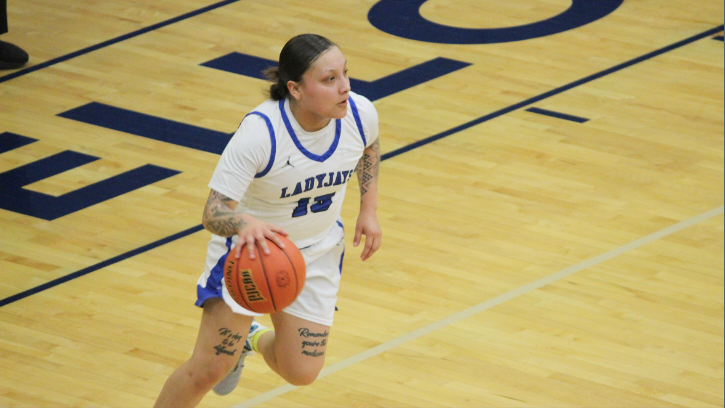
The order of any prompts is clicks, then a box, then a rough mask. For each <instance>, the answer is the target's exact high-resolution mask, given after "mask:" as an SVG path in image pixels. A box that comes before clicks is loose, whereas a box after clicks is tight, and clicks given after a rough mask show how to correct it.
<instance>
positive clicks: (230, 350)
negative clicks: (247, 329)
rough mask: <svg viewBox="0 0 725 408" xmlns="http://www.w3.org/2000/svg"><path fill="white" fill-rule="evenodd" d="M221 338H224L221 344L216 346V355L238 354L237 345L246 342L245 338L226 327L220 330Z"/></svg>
mask: <svg viewBox="0 0 725 408" xmlns="http://www.w3.org/2000/svg"><path fill="white" fill-rule="evenodd" d="M219 337H221V338H222V340H221V343H219V344H217V345H216V346H214V350H216V355H217V356H218V355H220V354H224V355H227V356H233V355H234V353H236V352H237V343H239V342H241V341H242V340H244V336H243V335H241V334H239V333H233V332H232V331H231V330H229V329H227V328H226V327H222V328H221V329H219Z"/></svg>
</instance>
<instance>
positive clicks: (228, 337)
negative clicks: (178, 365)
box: [190, 298, 252, 371]
mask: <svg viewBox="0 0 725 408" xmlns="http://www.w3.org/2000/svg"><path fill="white" fill-rule="evenodd" d="M251 324H252V316H244V315H240V314H236V313H233V312H232V310H231V309H230V308H229V306H227V305H226V304H225V303H224V301H223V300H222V299H221V298H212V299H208V300H207V301H206V302H205V303H204V312H203V313H202V317H201V325H200V327H199V335H198V336H197V339H196V345H195V346H194V353H193V355H192V357H191V360H190V361H191V363H192V364H194V365H195V366H202V367H200V368H204V367H209V366H214V367H218V368H221V369H222V371H228V370H231V368H232V367H234V365H235V364H236V363H237V360H239V356H240V354H241V353H242V350H243V349H244V343H245V341H246V339H247V335H248V334H249V327H250V325H251Z"/></svg>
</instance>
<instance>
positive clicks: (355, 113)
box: [348, 96, 368, 147]
mask: <svg viewBox="0 0 725 408" xmlns="http://www.w3.org/2000/svg"><path fill="white" fill-rule="evenodd" d="M348 100H349V101H350V109H351V110H352V116H353V117H354V118H355V124H356V125H357V130H358V131H359V132H360V137H361V138H362V142H363V147H367V146H368V141H367V139H365V131H363V126H362V121H361V120H360V114H359V113H358V111H357V106H355V101H353V100H352V96H351V97H349V98H348Z"/></svg>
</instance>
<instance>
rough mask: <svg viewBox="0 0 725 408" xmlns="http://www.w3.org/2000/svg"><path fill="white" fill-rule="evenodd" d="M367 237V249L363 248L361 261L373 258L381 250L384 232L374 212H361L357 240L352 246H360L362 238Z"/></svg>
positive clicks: (357, 227) (356, 234)
mask: <svg viewBox="0 0 725 408" xmlns="http://www.w3.org/2000/svg"><path fill="white" fill-rule="evenodd" d="M363 235H365V247H364V248H363V251H362V254H361V255H360V259H362V260H363V261H364V260H366V259H368V258H370V257H371V256H373V254H374V253H375V251H377V250H378V248H380V244H381V242H382V238H383V230H382V228H380V223H379V222H378V216H377V214H376V213H375V211H374V210H369V211H364V210H362V211H360V215H358V217H357V224H356V225H355V238H354V239H353V242H352V246H354V247H357V246H358V245H360V238H361V237H362V236H363Z"/></svg>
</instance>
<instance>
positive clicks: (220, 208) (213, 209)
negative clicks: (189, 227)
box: [201, 189, 287, 259]
mask: <svg viewBox="0 0 725 408" xmlns="http://www.w3.org/2000/svg"><path fill="white" fill-rule="evenodd" d="M237 204H239V203H238V202H237V201H234V200H232V199H231V198H229V197H227V196H225V195H224V194H222V193H219V192H218V191H216V190H214V189H212V190H211V191H209V198H208V199H207V200H206V206H205V207H204V214H203V215H202V220H201V222H202V224H203V225H204V228H206V229H207V231H209V232H211V233H212V234H216V235H219V236H222V237H231V236H232V235H239V243H238V245H237V247H236V248H237V251H236V253H235V255H236V258H239V256H240V255H241V248H242V247H243V246H245V245H246V247H247V250H248V252H249V257H250V258H251V259H254V243H255V242H259V245H260V246H261V247H262V251H264V253H265V254H268V253H269V247H268V246H267V239H266V238H269V239H270V240H272V241H273V242H274V243H275V244H277V245H278V246H279V247H280V248H284V244H283V243H282V241H280V239H279V238H278V237H277V234H280V235H284V236H287V232H285V231H284V230H283V229H282V228H280V227H278V226H276V225H274V224H270V223H268V222H263V221H260V220H258V219H256V218H254V217H252V216H251V215H249V214H242V213H237V212H235V211H234V210H235V209H236V208H237Z"/></svg>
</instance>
